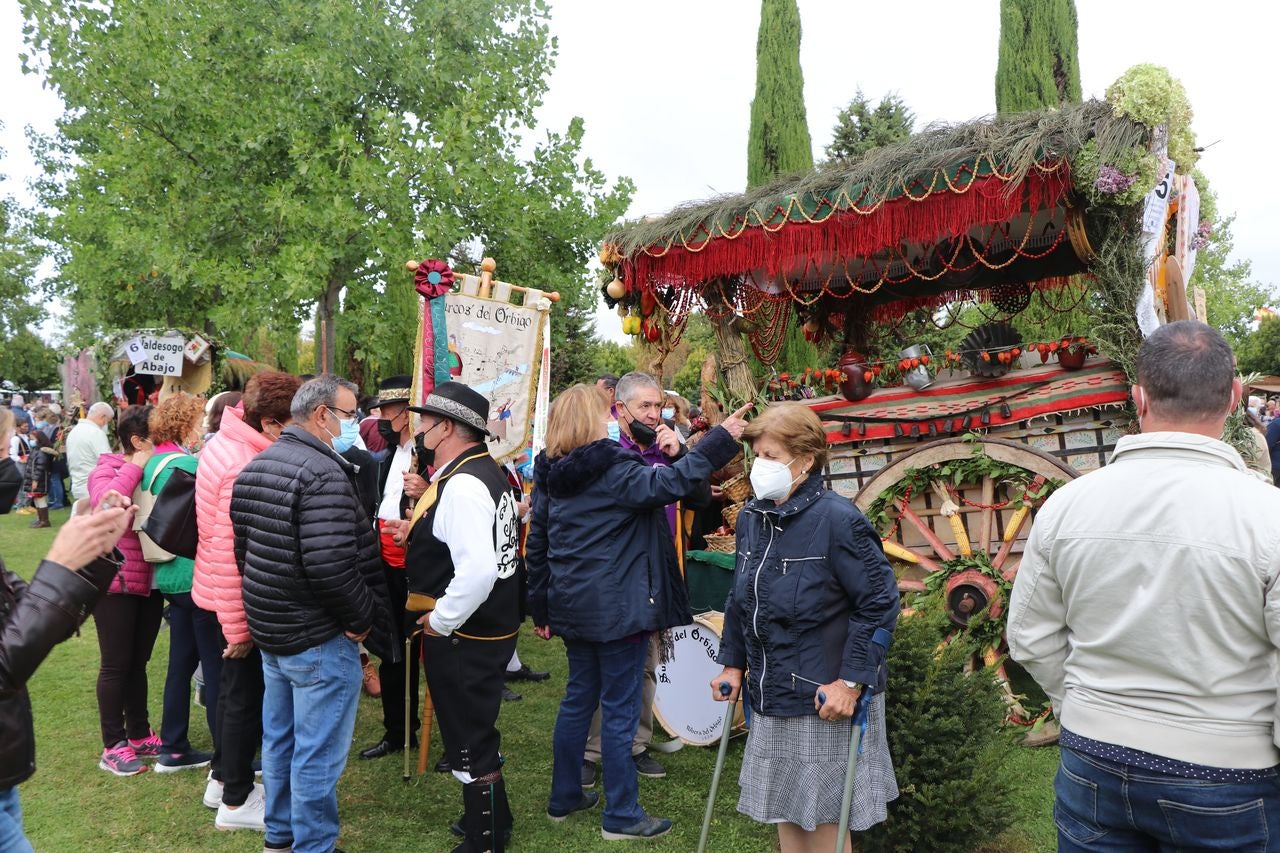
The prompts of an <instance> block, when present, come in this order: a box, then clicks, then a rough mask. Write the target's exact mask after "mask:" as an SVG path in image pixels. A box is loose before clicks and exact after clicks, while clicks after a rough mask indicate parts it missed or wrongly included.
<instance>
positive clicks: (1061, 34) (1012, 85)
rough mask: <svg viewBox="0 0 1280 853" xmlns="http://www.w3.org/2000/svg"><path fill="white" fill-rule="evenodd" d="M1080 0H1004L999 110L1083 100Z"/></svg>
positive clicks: (1014, 110) (1005, 111) (1006, 111)
mask: <svg viewBox="0 0 1280 853" xmlns="http://www.w3.org/2000/svg"><path fill="white" fill-rule="evenodd" d="M1076 54H1077V41H1076V4H1075V2H1074V0H1000V57H999V60H998V62H997V64H996V112H997V113H999V114H1000V115H1011V114H1013V113H1021V112H1027V111H1029V110H1038V109H1043V108H1045V107H1057V106H1059V105H1061V104H1074V103H1079V101H1080V63H1079V60H1078V59H1077V56H1076Z"/></svg>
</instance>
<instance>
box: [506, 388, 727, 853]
mask: <svg viewBox="0 0 1280 853" xmlns="http://www.w3.org/2000/svg"><path fill="white" fill-rule="evenodd" d="M745 412H746V408H744V409H742V410H740V411H738V412H736V413H735V414H734V415H733V416H731V417H730V418H728V419H727V420H725V422H724V423H722V424H721V425H720V427H719V428H717V429H713V430H711V432H709V433H708V434H707V436H706V438H704V439H703V440H702V441H701V442H700V443H699V444H698V446H697V447H695V448H694V449H693V450H692V451H690V452H689V453H688V454H686V455H685V456H683V457H682V458H681V459H679V460H678V461H676V462H674V463H673V464H672V465H671V466H670V467H657V468H653V467H650V466H649V465H648V464H647V463H646V462H645V461H644V460H643V459H641V458H640V454H638V453H637V452H635V451H634V450H628V449H626V448H624V447H622V446H620V445H619V444H618V443H617V442H616V441H612V440H611V439H610V438H609V434H608V422H609V401H608V399H607V398H606V397H605V396H604V395H603V394H602V393H601V392H600V390H599V389H597V388H595V387H594V386H588V385H575V386H573V387H572V388H570V389H568V390H567V391H565V392H563V393H562V394H561V395H560V396H559V397H557V398H556V399H555V401H554V402H553V403H552V404H551V412H550V415H549V418H548V423H547V448H546V451H545V452H544V453H542V454H540V455H539V456H538V459H537V460H536V462H535V465H534V475H533V476H534V484H535V487H534V492H533V520H532V524H531V526H530V530H529V539H528V543H527V553H526V561H527V562H528V566H529V583H530V592H529V603H530V608H531V610H532V613H533V620H534V625H535V626H536V630H537V633H538V635H539V636H541V637H543V638H544V639H546V638H549V637H550V636H551V634H553V633H554V634H557V635H559V636H560V637H562V638H563V639H564V645H565V652H566V654H567V655H568V658H569V680H568V684H567V685H566V687H565V696H564V700H563V701H562V702H561V703H560V714H559V716H558V717H557V719H556V728H555V737H554V757H555V765H554V770H553V772H552V782H551V799H550V802H549V804H548V807H547V815H548V816H549V817H551V818H552V819H553V820H563V819H565V818H566V817H568V816H569V815H570V814H571V813H573V812H575V811H580V810H583V809H589V808H591V807H592V806H594V805H595V804H596V802H598V800H599V795H598V794H597V793H596V792H594V791H591V792H587V793H584V792H583V790H582V786H581V768H582V756H583V751H584V748H585V746H586V741H587V732H588V729H589V728H590V725H591V717H592V715H593V714H594V713H595V709H596V706H597V705H599V706H600V708H601V741H602V757H603V760H604V791H605V810H604V816H603V819H602V826H603V835H604V837H605V838H606V839H609V840H619V839H629V838H654V837H657V836H659V835H662V834H664V833H665V832H667V831H668V830H669V829H670V828H671V821H669V820H663V819H659V818H653V817H649V816H648V815H647V814H645V811H644V809H642V808H641V807H640V803H639V801H638V793H639V789H638V787H637V784H636V767H635V762H634V761H632V760H631V741H632V739H633V738H634V736H635V733H636V726H637V725H638V724H639V720H640V696H641V684H640V683H641V679H642V677H643V674H644V658H645V649H646V645H647V642H648V636H649V634H650V633H651V632H653V631H662V630H664V629H666V628H672V627H675V626H678V625H687V624H688V623H689V622H690V621H692V616H691V615H690V612H689V594H688V591H687V590H686V589H685V586H684V580H683V579H682V578H681V577H680V570H679V566H678V564H677V562H676V553H675V547H674V544H673V543H672V539H671V529H670V527H669V526H668V524H667V516H666V511H665V509H664V508H665V507H666V505H667V504H669V503H672V502H674V501H677V500H679V499H680V498H682V497H684V496H685V495H687V494H689V493H690V492H692V491H693V490H694V489H695V488H696V487H697V486H698V485H699V484H700V483H702V482H703V481H705V480H706V479H707V478H708V477H709V476H710V475H711V472H712V471H714V470H716V469H717V468H720V467H722V466H724V465H725V464H727V463H728V462H729V461H730V460H731V459H732V458H733V457H734V456H735V455H737V452H738V444H737V442H736V439H737V437H738V436H740V435H741V434H742V431H743V428H744V427H745V426H746V423H745V422H744V421H743V420H742V415H743V413H745Z"/></svg>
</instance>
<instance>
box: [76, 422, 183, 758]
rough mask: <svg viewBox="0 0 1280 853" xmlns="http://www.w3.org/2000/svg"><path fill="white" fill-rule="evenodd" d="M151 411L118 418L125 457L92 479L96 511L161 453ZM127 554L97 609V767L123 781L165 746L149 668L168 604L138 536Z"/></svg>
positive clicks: (107, 461) (129, 489)
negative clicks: (152, 703)
mask: <svg viewBox="0 0 1280 853" xmlns="http://www.w3.org/2000/svg"><path fill="white" fill-rule="evenodd" d="M150 416H151V406H130V407H129V408H127V409H125V410H124V411H123V412H121V414H120V420H119V421H118V422H117V423H116V435H117V436H118V437H119V439H120V445H121V447H122V450H123V452H121V453H104V454H103V455H102V456H100V457H98V466H97V467H96V468H94V469H93V473H91V474H90V475H89V500H90V501H92V502H93V505H94V506H95V507H96V506H98V505H99V504H101V503H102V500H103V498H104V497H105V496H106V495H107V494H108V493H110V492H112V491H114V492H118V493H120V494H122V495H132V494H133V491H134V489H136V488H137V487H138V483H139V482H140V481H141V480H142V469H143V467H144V466H145V465H146V464H147V460H148V459H150V458H151V455H152V453H153V451H154V450H155V448H154V447H153V446H152V444H151V441H150V439H149V438H148V436H149V432H148V428H147V419H148V418H149V417H150ZM116 547H118V548H119V549H120V552H121V553H122V554H124V563H123V564H122V565H121V567H120V572H119V574H117V575H116V577H115V579H114V580H113V581H112V582H111V587H110V588H109V589H108V591H107V594H106V595H104V596H103V597H102V600H101V601H99V602H98V606H97V607H96V608H95V609H94V612H93V620H94V623H95V624H96V625H97V629H98V632H97V633H98V649H99V651H100V652H101V654H102V663H101V665H100V667H99V669H98V718H99V722H100V724H101V726H102V759H101V760H100V761H99V762H98V766H99V767H100V768H102V769H103V770H106V771H108V772H110V773H114V774H115V775H117V776H133V775H136V774H138V773H141V772H143V771H144V770H146V769H147V765H146V764H143V763H142V761H141V760H139V757H138V756H139V754H141V755H145V756H153V755H155V754H156V753H157V752H159V749H160V739H159V738H158V737H156V734H155V732H154V731H152V730H151V721H150V719H149V717H148V715H147V661H149V660H150V659H151V649H152V647H153V646H155V642H156V634H157V633H158V632H159V630H160V615H161V611H162V610H163V609H164V597H163V596H162V595H161V594H160V591H159V590H157V589H155V588H154V586H155V584H154V583H153V579H152V570H151V564H150V563H148V562H147V561H146V560H144V559H142V545H141V544H140V543H139V542H138V534H137V533H135V532H134V531H133V530H132V529H129V530H127V531H125V533H124V535H123V536H122V537H120V542H119V544H118V545H117V546H116Z"/></svg>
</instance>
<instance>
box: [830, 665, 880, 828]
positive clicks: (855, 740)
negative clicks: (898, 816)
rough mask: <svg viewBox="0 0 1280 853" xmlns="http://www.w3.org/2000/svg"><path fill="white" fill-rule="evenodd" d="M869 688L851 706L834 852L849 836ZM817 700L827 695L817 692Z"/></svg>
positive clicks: (866, 686) (865, 686) (869, 701)
mask: <svg viewBox="0 0 1280 853" xmlns="http://www.w3.org/2000/svg"><path fill="white" fill-rule="evenodd" d="M871 688H872V685H870V684H867V685H864V686H863V688H862V693H861V694H860V695H859V696H858V703H857V704H856V705H854V706H853V734H852V735H850V736H849V764H848V766H847V767H846V768H845V771H844V794H843V796H841V798H840V824H839V828H838V829H837V830H836V853H844V843H845V839H847V838H848V837H849V807H850V806H852V805H853V780H854V777H855V776H857V773H858V750H859V749H861V748H862V732H863V730H864V729H866V727H867V713H868V710H869V709H870V708H871V698H872V696H871ZM818 701H819V702H826V701H827V697H826V696H823V695H822V693H818Z"/></svg>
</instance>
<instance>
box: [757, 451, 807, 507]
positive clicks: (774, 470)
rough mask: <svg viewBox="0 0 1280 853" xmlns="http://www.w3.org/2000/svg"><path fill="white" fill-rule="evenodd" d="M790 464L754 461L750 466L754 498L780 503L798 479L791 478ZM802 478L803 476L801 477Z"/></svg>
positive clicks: (763, 460)
mask: <svg viewBox="0 0 1280 853" xmlns="http://www.w3.org/2000/svg"><path fill="white" fill-rule="evenodd" d="M795 461H796V460H794V459H792V460H791V462H785V463H784V462H776V461H774V460H773V459H756V461H755V462H753V463H752V464H751V488H752V489H753V490H754V491H755V493H756V497H758V498H760V499H761V500H766V501H780V500H782V499H783V498H785V497H786V496H787V493H788V492H790V491H791V484H792V483H794V482H795V481H796V480H798V479H800V478H799V477H792V476H791V463H792V462H795ZM801 476H803V475H801Z"/></svg>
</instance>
